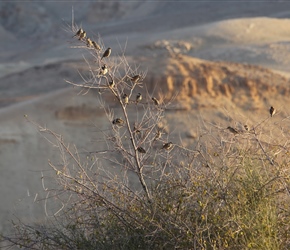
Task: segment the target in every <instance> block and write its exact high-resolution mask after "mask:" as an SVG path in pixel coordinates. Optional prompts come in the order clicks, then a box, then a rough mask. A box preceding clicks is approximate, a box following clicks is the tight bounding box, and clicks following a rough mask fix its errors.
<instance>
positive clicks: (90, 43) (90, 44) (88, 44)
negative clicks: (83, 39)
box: [87, 38, 93, 48]
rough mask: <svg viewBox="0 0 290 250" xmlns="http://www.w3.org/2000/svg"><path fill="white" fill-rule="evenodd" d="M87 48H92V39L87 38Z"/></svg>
mask: <svg viewBox="0 0 290 250" xmlns="http://www.w3.org/2000/svg"><path fill="white" fill-rule="evenodd" d="M87 46H88V47H89V48H90V47H92V46H93V42H92V40H91V39H90V38H87Z"/></svg>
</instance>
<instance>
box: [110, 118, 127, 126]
mask: <svg viewBox="0 0 290 250" xmlns="http://www.w3.org/2000/svg"><path fill="white" fill-rule="evenodd" d="M112 123H113V124H114V125H118V126H123V125H124V123H125V122H124V121H123V120H122V119H121V118H116V119H114V120H113V122H112Z"/></svg>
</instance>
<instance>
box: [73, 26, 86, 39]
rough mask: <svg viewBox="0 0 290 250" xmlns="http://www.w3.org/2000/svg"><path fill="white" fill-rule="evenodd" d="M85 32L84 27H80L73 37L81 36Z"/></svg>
mask: <svg viewBox="0 0 290 250" xmlns="http://www.w3.org/2000/svg"><path fill="white" fill-rule="evenodd" d="M83 32H84V31H83V29H82V28H80V29H79V30H78V31H77V33H75V35H74V36H73V37H75V36H78V37H79V36H80V35H81V34H82V33H83Z"/></svg>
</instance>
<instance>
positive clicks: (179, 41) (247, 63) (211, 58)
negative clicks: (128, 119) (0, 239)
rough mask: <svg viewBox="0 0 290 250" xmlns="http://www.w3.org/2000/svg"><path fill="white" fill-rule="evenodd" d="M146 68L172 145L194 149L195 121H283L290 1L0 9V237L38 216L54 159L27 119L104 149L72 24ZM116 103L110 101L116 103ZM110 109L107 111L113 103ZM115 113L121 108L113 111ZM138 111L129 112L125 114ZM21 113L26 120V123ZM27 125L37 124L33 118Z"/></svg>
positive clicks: (84, 147)
mask: <svg viewBox="0 0 290 250" xmlns="http://www.w3.org/2000/svg"><path fill="white" fill-rule="evenodd" d="M72 7H73V18H74V22H75V23H76V24H77V25H78V26H82V27H83V28H84V29H85V30H86V31H87V33H88V34H91V36H92V37H95V39H100V38H101V40H102V42H103V43H104V45H105V47H111V48H112V55H111V57H112V58H114V57H115V58H117V57H118V56H119V55H121V54H122V53H124V52H125V55H126V56H127V59H128V61H129V62H130V63H132V65H136V67H137V65H140V69H141V70H143V71H144V72H147V74H146V78H145V80H144V86H146V88H142V89H141V88H140V92H142V93H143V91H144V93H143V94H145V89H146V90H148V92H149V93H150V95H151V94H152V95H155V96H159V97H162V100H163V101H164V103H166V102H169V105H168V106H167V109H166V112H165V113H166V118H167V123H168V125H169V127H170V129H169V131H172V132H170V133H169V136H170V139H171V140H172V141H174V143H179V142H180V140H181V139H182V143H183V144H184V145H185V146H190V145H191V144H192V142H193V140H194V138H195V137H196V136H197V135H198V134H199V133H200V131H201V124H203V123H207V124H215V126H218V127H219V128H221V130H222V129H224V128H226V127H227V126H235V127H239V128H242V127H243V125H244V124H247V125H249V126H253V125H254V124H256V123H257V122H259V121H261V120H263V119H266V118H267V117H269V108H270V106H274V107H275V108H276V109H277V111H278V112H277V115H276V116H275V117H273V119H276V121H280V120H283V119H284V120H285V119H286V120H287V119H289V116H290V110H289V105H290V99H289V93H290V80H289V75H290V3H287V2H284V1H259V2H256V1H242V2H236V1H229V2H223V1H221V2H220V1H213V2H208V1H204V2H202V1H197V2H194V1H193V2H189V1H184V2H183V1H171V2H164V1H154V2H153V1H142V2H127V1H114V2H110V1H108V2H102V1H100V2H98V1H95V2H84V3H82V2H73V3H70V2H47V1H38V2H33V3H32V2H25V3H21V2H1V3H0V35H1V41H0V44H1V46H0V50H1V52H0V53H1V57H0V77H1V79H0V90H1V91H0V107H1V108H0V157H1V163H0V171H1V175H0V178H1V180H0V197H1V203H0V231H1V232H5V231H7V230H8V228H9V225H10V221H11V219H14V220H15V219H16V218H25V220H27V221H34V220H37V219H41V218H43V216H44V205H43V202H41V199H42V198H44V197H45V196H44V195H45V193H44V192H43V189H44V188H45V187H46V186H45V185H46V183H45V184H44V183H43V182H42V177H43V176H50V175H51V174H52V170H51V169H50V167H49V165H48V160H51V161H55V162H57V161H59V152H58V150H57V149H56V148H54V147H52V146H51V144H50V143H49V142H48V141H47V140H46V139H45V138H44V137H43V136H42V135H41V134H40V133H39V131H38V129H37V127H36V126H35V125H34V124H33V122H36V123H39V124H40V125H42V126H43V127H45V128H48V129H51V130H53V131H55V132H56V133H57V134H61V135H62V136H63V138H64V139H65V140H66V141H67V142H68V143H70V144H71V145H73V144H75V145H76V146H77V148H78V149H79V152H80V153H81V154H82V155H83V156H87V155H88V154H89V153H88V152H92V151H95V150H101V149H102V148H103V147H104V146H105V144H103V143H99V142H98V138H99V137H101V136H102V133H101V131H102V130H106V129H107V128H108V124H109V122H110V121H108V119H107V117H106V116H105V114H104V112H103V110H102V109H101V106H100V102H99V101H98V97H99V93H98V92H97V91H93V90H92V91H89V92H88V93H87V94H86V95H84V94H83V93H84V92H82V91H81V89H80V88H76V87H73V86H71V85H70V84H68V83H67V82H66V81H65V80H69V81H74V82H76V83H81V82H82V78H81V77H80V74H79V72H81V73H82V72H86V70H87V69H88V68H87V65H86V64H85V63H84V60H83V56H85V57H88V56H89V54H88V53H85V52H84V51H83V50H81V49H78V48H74V47H77V46H78V41H77V39H72V35H73V34H72V32H71V31H70V28H69V26H70V25H71V21H72ZM112 102H113V101H112ZM112 105H113V104H112ZM115 112H116V113H118V112H119V111H118V110H115ZM132 112H133V111H132ZM27 118H28V120H29V121H28V120H27ZM30 121H32V122H30Z"/></svg>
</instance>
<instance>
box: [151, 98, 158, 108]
mask: <svg viewBox="0 0 290 250" xmlns="http://www.w3.org/2000/svg"><path fill="white" fill-rule="evenodd" d="M152 101H153V102H154V104H155V105H156V106H158V105H159V101H158V100H157V99H156V98H155V97H152Z"/></svg>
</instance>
